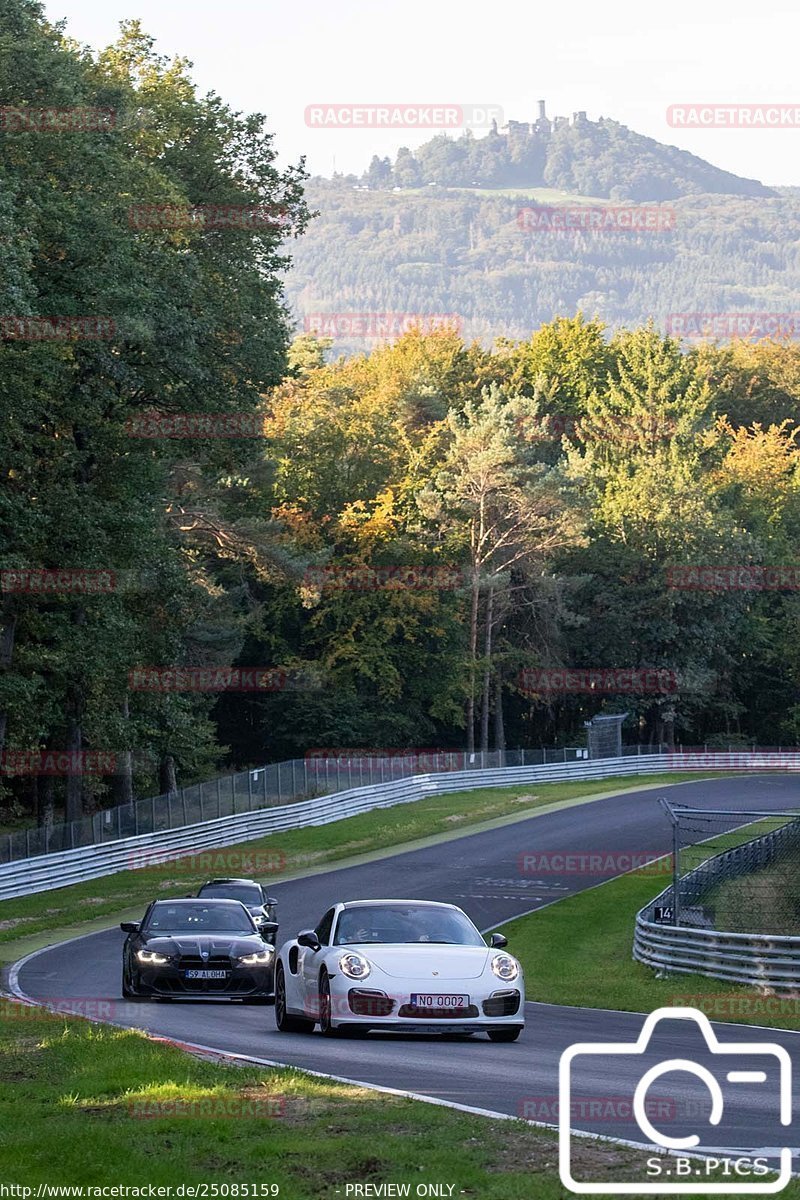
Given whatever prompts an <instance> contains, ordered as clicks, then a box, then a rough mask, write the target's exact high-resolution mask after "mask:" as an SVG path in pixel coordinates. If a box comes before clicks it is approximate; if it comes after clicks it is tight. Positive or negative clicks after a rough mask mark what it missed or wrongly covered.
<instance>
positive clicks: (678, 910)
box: [643, 800, 800, 937]
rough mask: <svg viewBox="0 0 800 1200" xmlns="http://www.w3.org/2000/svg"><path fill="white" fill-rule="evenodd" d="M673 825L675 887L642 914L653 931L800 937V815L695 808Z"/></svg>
mask: <svg viewBox="0 0 800 1200" xmlns="http://www.w3.org/2000/svg"><path fill="white" fill-rule="evenodd" d="M661 803H662V805H663V807H664V809H665V810H666V812H667V814H668V816H669V819H670V821H671V823H672V832H673V854H672V870H673V881H672V886H671V887H670V888H668V889H667V890H666V891H665V892H664V893H662V895H661V896H659V897H657V898H656V900H655V901H654V902H653V903H652V905H650V906H649V907H648V909H646V910H644V911H643V916H645V919H647V920H650V921H653V922H654V923H656V924H664V925H673V926H684V927H691V928H695V929H716V930H724V931H726V932H729V933H750V934H759V935H762V934H764V935H765V934H774V935H777V936H784V937H785V936H794V935H799V934H800V813H798V812H794V813H792V812H776V811H774V810H773V811H771V812H770V811H758V810H756V811H749V812H743V811H741V810H740V811H735V810H727V811H722V810H713V811H712V810H708V809H694V808H689V807H687V806H683V805H673V804H670V803H669V802H668V801H666V800H662V801H661Z"/></svg>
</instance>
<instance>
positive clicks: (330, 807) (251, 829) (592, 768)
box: [0, 753, 800, 900]
mask: <svg viewBox="0 0 800 1200" xmlns="http://www.w3.org/2000/svg"><path fill="white" fill-rule="evenodd" d="M774 757H775V756H772V755H763V754H752V753H747V754H746V755H740V754H732V755H731V754H724V753H713V754H711V755H706V754H702V753H701V754H652V755H641V756H636V757H630V756H628V757H623V758H605V759H597V760H595V761H584V762H582V763H580V764H578V763H566V764H554V765H551V766H538V767H499V768H487V769H485V770H472V771H452V772H444V773H441V774H427V775H414V776H411V777H410V778H408V779H404V780H397V781H393V782H391V783H385V784H377V785H375V786H367V787H359V788H351V789H349V790H346V791H343V792H335V793H333V794H332V795H327V796H320V797H316V798H314V799H311V800H305V801H298V802H295V803H293V804H288V805H280V806H275V807H271V808H266V809H261V810H259V811H256V812H248V813H243V814H240V815H237V816H228V817H223V818H218V819H215V820H212V821H204V822H202V823H198V824H195V825H189V826H185V827H183V828H181V829H177V830H165V831H163V832H154V833H147V834H144V835H140V836H138V837H129V838H122V839H119V840H117V841H112V842H106V843H103V844H102V845H97V846H85V847H80V848H77V849H75V850H64V851H61V852H59V853H57V854H47V855H40V856H38V857H36V858H32V859H25V860H22V861H20V862H12V863H5V864H2V865H0V900H7V899H11V898H12V897H14V896H26V895H30V894H32V893H35V892H43V891H50V890H52V889H54V888H60V887H65V886H67V885H68V884H71V883H80V882H83V881H84V880H89V879H99V878H101V877H102V876H104V875H113V874H115V873H116V872H117V871H125V870H132V869H136V868H137V867H142V866H144V865H145V862H146V861H147V856H148V855H151V856H152V860H153V862H154V863H155V862H156V861H157V859H158V857H159V856H161V857H162V858H168V857H180V856H188V855H192V854H198V853H202V851H204V850H208V849H214V848H217V847H222V846H233V845H236V844H237V843H240V842H248V841H254V840H256V839H257V838H261V837H264V836H266V835H267V834H269V833H274V832H277V831H280V830H286V829H301V828H304V827H307V826H313V825H326V824H328V823H329V822H331V821H339V820H341V819H342V818H343V817H350V816H355V815H357V814H358V813H363V812H369V811H370V810H372V809H378V808H389V807H391V806H393V805H395V804H405V803H409V802H410V801H413V800H421V799H424V798H425V797H426V796H437V795H445V794H447V793H449V792H460V791H468V790H472V789H474V788H479V787H512V786H514V785H515V784H519V783H557V782H559V781H562V780H578V779H607V778H609V777H611V776H635V775H652V774H658V773H660V772H662V771H670V770H671V771H675V770H680V771H709V770H721V771H727V770H747V771H759V770H761V771H763V770H776V769H777V770H789V771H800V753H793V754H782V755H780V760H781V761H780V762H779V763H777V762H775V761H770V760H774Z"/></svg>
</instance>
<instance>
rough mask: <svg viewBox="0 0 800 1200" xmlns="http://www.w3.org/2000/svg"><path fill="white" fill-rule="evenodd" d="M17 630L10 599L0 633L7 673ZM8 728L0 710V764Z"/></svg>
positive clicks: (0, 656) (0, 666) (0, 664)
mask: <svg viewBox="0 0 800 1200" xmlns="http://www.w3.org/2000/svg"><path fill="white" fill-rule="evenodd" d="M16 628H17V614H16V613H15V612H14V611H13V609H12V608H11V600H10V598H9V599H7V600H6V603H5V605H4V608H3V630H2V633H0V670H2V671H7V670H8V669H9V667H10V666H11V662H12V659H13V657H14V635H15V633H16ZM7 728H8V712H7V710H6V709H4V708H3V709H0V762H2V758H3V751H4V750H5V745H6V729H7Z"/></svg>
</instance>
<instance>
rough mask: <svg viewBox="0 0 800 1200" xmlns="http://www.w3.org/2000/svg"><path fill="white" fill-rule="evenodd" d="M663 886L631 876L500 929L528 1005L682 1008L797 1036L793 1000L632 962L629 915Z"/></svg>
mask: <svg viewBox="0 0 800 1200" xmlns="http://www.w3.org/2000/svg"><path fill="white" fill-rule="evenodd" d="M760 824H761V823H760V822H756V823H755V824H754V826H753V827H752V828H751V829H749V830H747V829H744V830H739V831H737V832H736V833H735V834H733V833H732V834H729V835H727V836H726V837H725V838H724V839H721V838H716V839H715V842H714V847H713V853H715V854H716V853H719V852H720V850H721V849H727V848H729V846H732V845H735V844H737V842H741V841H746V840H748V838H750V837H752V836H755V835H756V834H757V833H758V831H759V826H760ZM697 861H698V862H699V861H700V858H699V856H698V860H697ZM668 882H669V880H668V878H666V877H662V878H661V879H658V878H657V877H656V876H655V875H654V874H653V871H652V869H651V870H647V869H645V870H641V871H633V872H631V873H630V874H628V875H622V876H620V877H619V878H617V879H612V880H611V881H610V882H608V883H602V884H600V885H598V886H597V887H594V888H590V889H588V890H587V891H584V892H579V893H578V894H576V895H574V896H567V897H565V898H564V899H563V900H558V901H556V902H555V903H554V904H550V905H548V906H547V907H546V908H543V909H541V910H540V911H539V912H534V913H531V914H529V915H528V916H526V917H519V918H518V919H517V920H515V921H511V922H509V923H508V924H507V925H504V926H503V927H502V932H503V933H504V934H505V935H506V936H507V937H508V939H509V950H510V951H511V953H513V954H514V955H516V957H518V958H519V960H520V962H521V963H522V964H523V967H524V968H525V979H526V984H527V998H528V1000H539V1001H542V1002H544V1003H546V1004H566V1005H573V1006H576V1007H579V1008H607V1009H621V1010H623V1011H625V1012H652V1011H653V1009H655V1008H659V1007H660V1006H689V1007H692V1008H699V1009H700V1010H701V1011H702V1012H705V1013H706V1014H707V1015H708V1016H709V1017H710V1018H712V1019H713V1020H718V1021H734V1022H741V1023H742V1024H748V1025H767V1026H772V1027H774V1028H779V1029H800V996H798V997H797V998H793V997H781V996H775V995H769V996H768V995H764V994H762V993H759V992H758V991H757V990H756V989H754V988H748V987H745V986H742V985H737V984H735V983H729V982H725V981H724V980H721V979H709V978H707V977H706V976H704V975H695V974H686V975H684V974H673V975H670V976H668V977H665V978H658V977H657V975H656V973H655V972H654V971H653V969H652V968H650V967H646V966H644V965H643V964H642V963H639V962H636V961H635V960H634V959H633V957H632V954H633V934H634V926H635V920H636V913H637V912H638V911H639V909H641V908H643V907H644V906H645V905H646V904H648V903H649V902H650V901H651V900H652V899H653V898H654V897H655V896H656V895H658V893H659V892H661V891H662V890H663V889H664V887H666V886H667V884H668Z"/></svg>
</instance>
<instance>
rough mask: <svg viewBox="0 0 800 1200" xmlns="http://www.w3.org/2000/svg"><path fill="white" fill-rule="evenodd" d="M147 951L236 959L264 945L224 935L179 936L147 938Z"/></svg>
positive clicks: (256, 940) (254, 939)
mask: <svg viewBox="0 0 800 1200" xmlns="http://www.w3.org/2000/svg"><path fill="white" fill-rule="evenodd" d="M145 947H146V949H148V950H156V951H158V953H159V954H168V955H170V956H172V957H174V956H175V955H176V954H181V955H186V956H187V957H188V956H195V957H198V958H201V957H202V956H203V955H204V954H208V955H209V956H212V957H214V958H218V957H223V956H225V955H227V956H228V957H230V958H236V957H237V956H240V955H243V954H253V953H254V952H255V951H261V950H263V949H264V943H263V942H262V940H261V938H259V937H255V936H253V937H231V936H230V935H227V936H226V935H225V934H219V933H216V934H205V935H200V936H198V935H197V934H179V935H177V936H173V937H153V938H148V939H147V942H146V943H145Z"/></svg>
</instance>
